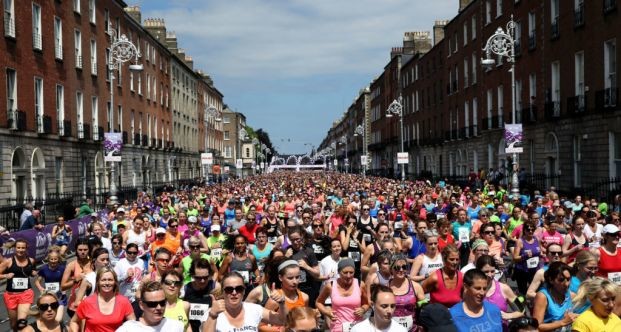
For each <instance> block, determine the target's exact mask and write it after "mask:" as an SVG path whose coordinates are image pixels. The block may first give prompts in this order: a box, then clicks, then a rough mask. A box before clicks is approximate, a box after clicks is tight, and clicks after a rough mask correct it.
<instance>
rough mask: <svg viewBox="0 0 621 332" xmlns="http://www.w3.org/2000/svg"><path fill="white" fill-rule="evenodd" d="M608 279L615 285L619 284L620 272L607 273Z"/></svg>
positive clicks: (620, 281) (620, 280)
mask: <svg viewBox="0 0 621 332" xmlns="http://www.w3.org/2000/svg"><path fill="white" fill-rule="evenodd" d="M608 280H610V281H612V282H614V283H615V284H617V285H621V272H610V273H608Z"/></svg>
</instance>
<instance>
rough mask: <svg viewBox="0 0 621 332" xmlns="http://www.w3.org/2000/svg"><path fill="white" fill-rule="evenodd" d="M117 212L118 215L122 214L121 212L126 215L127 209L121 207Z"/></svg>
mask: <svg viewBox="0 0 621 332" xmlns="http://www.w3.org/2000/svg"><path fill="white" fill-rule="evenodd" d="M116 212H117V213H120V212H123V213H125V209H124V208H122V207H120V208H118V209H116Z"/></svg>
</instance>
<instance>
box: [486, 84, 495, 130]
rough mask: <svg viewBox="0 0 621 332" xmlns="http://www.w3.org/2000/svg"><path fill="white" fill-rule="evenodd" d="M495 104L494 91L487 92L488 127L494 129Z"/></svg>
mask: <svg viewBox="0 0 621 332" xmlns="http://www.w3.org/2000/svg"><path fill="white" fill-rule="evenodd" d="M493 103H494V93H493V92H492V89H489V90H487V127H488V128H491V127H492V110H493V108H494V107H493Z"/></svg>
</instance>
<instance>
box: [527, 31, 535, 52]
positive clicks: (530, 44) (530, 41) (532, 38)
mask: <svg viewBox="0 0 621 332" xmlns="http://www.w3.org/2000/svg"><path fill="white" fill-rule="evenodd" d="M536 47H537V37H536V36H535V32H534V31H532V32H531V33H530V34H529V35H528V50H529V51H534V50H535V48H536Z"/></svg>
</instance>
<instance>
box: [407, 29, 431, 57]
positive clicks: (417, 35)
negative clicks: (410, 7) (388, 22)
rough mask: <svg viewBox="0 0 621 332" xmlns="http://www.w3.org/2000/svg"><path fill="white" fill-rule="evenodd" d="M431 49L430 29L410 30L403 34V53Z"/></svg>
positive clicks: (421, 51)
mask: <svg viewBox="0 0 621 332" xmlns="http://www.w3.org/2000/svg"><path fill="white" fill-rule="evenodd" d="M430 49H431V37H430V36H429V31H410V32H406V33H405V34H404V35H403V53H404V54H416V53H427V52H429V50H430Z"/></svg>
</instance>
